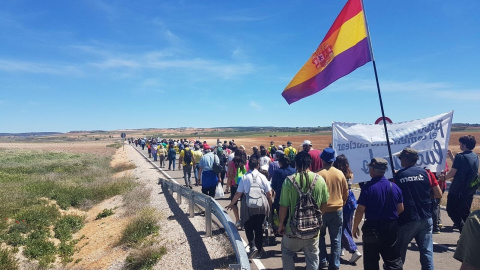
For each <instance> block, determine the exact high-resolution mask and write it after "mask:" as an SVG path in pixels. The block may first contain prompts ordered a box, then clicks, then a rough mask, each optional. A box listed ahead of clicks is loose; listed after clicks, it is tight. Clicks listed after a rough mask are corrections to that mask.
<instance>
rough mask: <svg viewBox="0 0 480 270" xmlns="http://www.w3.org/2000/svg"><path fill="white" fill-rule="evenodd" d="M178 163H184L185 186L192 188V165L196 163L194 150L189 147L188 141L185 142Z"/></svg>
mask: <svg viewBox="0 0 480 270" xmlns="http://www.w3.org/2000/svg"><path fill="white" fill-rule="evenodd" d="M178 163H182V164H183V179H184V180H185V186H186V187H190V189H192V183H191V182H190V179H191V177H192V166H193V164H195V157H194V155H193V152H192V150H191V149H190V148H189V147H188V143H187V142H185V147H184V148H183V150H182V151H181V152H180V159H179V161H178Z"/></svg>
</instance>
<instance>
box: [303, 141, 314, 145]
mask: <svg viewBox="0 0 480 270" xmlns="http://www.w3.org/2000/svg"><path fill="white" fill-rule="evenodd" d="M304 145H310V146H312V142H311V141H309V140H305V141H303V143H302V146H304Z"/></svg>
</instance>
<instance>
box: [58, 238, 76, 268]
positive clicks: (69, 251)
mask: <svg viewBox="0 0 480 270" xmlns="http://www.w3.org/2000/svg"><path fill="white" fill-rule="evenodd" d="M77 243H78V240H73V241H69V242H61V243H60V246H59V247H58V254H59V255H60V258H62V262H63V263H69V262H71V261H73V259H72V257H73V254H74V253H75V245H76V244H77Z"/></svg>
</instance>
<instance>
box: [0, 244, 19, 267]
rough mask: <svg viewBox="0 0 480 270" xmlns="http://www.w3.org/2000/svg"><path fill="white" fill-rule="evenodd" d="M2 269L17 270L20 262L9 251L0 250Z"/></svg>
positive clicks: (0, 265)
mask: <svg viewBox="0 0 480 270" xmlns="http://www.w3.org/2000/svg"><path fill="white" fill-rule="evenodd" d="M0 269H2V270H17V269H18V262H17V259H16V258H15V256H14V255H13V254H12V252H11V251H10V250H8V249H4V248H0Z"/></svg>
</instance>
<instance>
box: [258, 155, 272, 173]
mask: <svg viewBox="0 0 480 270" xmlns="http://www.w3.org/2000/svg"><path fill="white" fill-rule="evenodd" d="M270 162H272V160H271V159H270V157H268V156H263V157H260V169H262V170H265V171H268V166H270Z"/></svg>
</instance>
